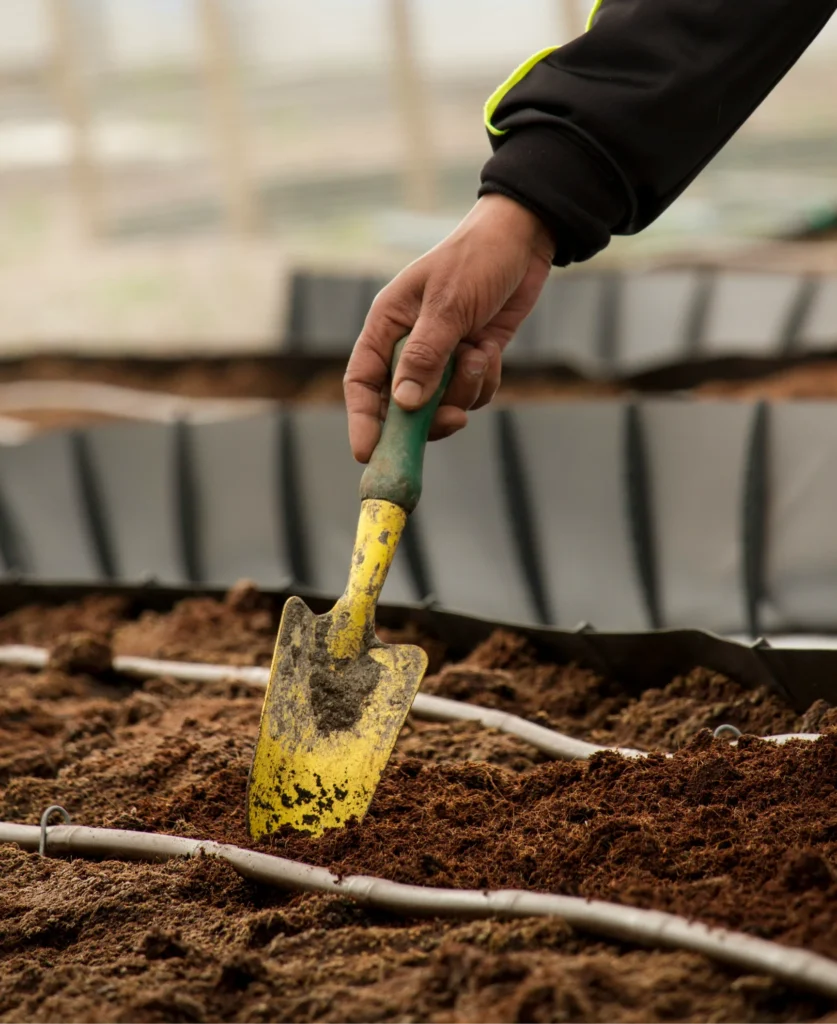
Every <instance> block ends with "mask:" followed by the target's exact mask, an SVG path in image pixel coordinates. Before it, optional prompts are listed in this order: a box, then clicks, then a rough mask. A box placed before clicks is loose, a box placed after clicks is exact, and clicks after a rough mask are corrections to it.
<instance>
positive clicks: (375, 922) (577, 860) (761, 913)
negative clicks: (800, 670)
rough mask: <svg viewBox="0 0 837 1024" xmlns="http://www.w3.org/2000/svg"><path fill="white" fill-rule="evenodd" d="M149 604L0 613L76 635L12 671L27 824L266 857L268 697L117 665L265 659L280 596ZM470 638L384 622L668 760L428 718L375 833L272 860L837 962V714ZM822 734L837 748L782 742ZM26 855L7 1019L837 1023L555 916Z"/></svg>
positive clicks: (19, 788)
mask: <svg viewBox="0 0 837 1024" xmlns="http://www.w3.org/2000/svg"><path fill="white" fill-rule="evenodd" d="M151 600H152V601H153V602H154V603H155V604H156V605H157V606H158V607H159V608H161V609H162V608H163V607H164V601H163V599H162V597H161V595H160V594H159V593H158V594H157V595H156V597H152V598H151ZM138 602H139V598H138V597H137V595H136V594H134V595H133V598H132V599H130V600H129V599H128V598H127V597H125V596H121V595H119V594H106V595H100V596H95V595H94V596H88V597H85V598H82V599H80V600H77V601H75V602H73V603H70V604H64V605H62V606H57V607H53V606H48V605H43V604H42V605H40V606H29V607H23V608H20V609H17V610H12V611H8V612H7V613H6V614H5V615H4V616H3V617H2V619H0V645H8V644H30V645H31V644H34V645H39V646H46V647H49V648H50V649H51V650H52V656H51V661H50V663H49V664H48V666H47V667H46V668H45V669H42V670H40V671H35V670H24V669H21V668H12V667H9V666H4V667H2V668H0V802H1V803H2V806H1V807H0V818H2V820H3V821H5V822H18V823H28V824H29V825H35V824H37V822H38V821H39V819H40V817H41V814H42V812H43V811H44V810H45V809H46V808H47V807H48V806H49V805H51V804H54V803H58V804H61V805H63V806H64V807H65V808H66V809H67V811H68V812H69V814H70V815H71V817H72V820H73V822H75V823H77V824H79V825H88V826H104V827H108V828H122V829H130V830H134V831H138V832H142V833H168V834H175V835H180V836H186V837H196V838H200V839H212V840H218V841H222V842H229V843H234V844H237V845H238V846H240V847H249V846H251V845H252V844H251V843H250V841H249V839H248V836H247V834H246V830H245V827H244V794H245V784H246V778H247V771H248V768H249V763H250V757H251V753H252V747H253V742H254V739H255V735H256V729H257V723H258V715H259V711H260V706H261V698H262V691H261V690H260V689H259V688H258V686H256V685H252V684H245V683H242V682H235V683H231V682H213V683H189V682H184V681H182V680H177V679H175V678H174V677H173V675H172V674H171V673H170V674H167V675H166V674H162V675H157V676H156V677H153V678H150V679H147V680H146V681H144V682H138V681H137V680H135V679H131V678H129V677H128V676H127V675H125V674H124V673H120V672H118V671H115V670H114V669H113V668H112V667H110V666H111V654H115V655H119V656H121V657H123V658H124V657H125V656H126V655H139V656H146V657H161V658H169V659H177V660H183V659H192V660H195V661H202V662H210V663H215V664H222V665H223V664H226V665H238V666H253V665H262V666H264V665H267V664H268V662H269V658H270V654H271V650H272V646H273V639H274V631H275V628H276V624H277V613H278V608H277V605H276V603H275V602H274V601H273V600H272V599H271V598H269V597H268V596H265V595H260V594H259V593H258V592H256V591H254V590H253V589H252V588H248V587H238V588H236V589H235V590H234V591H233V592H232V593H231V594H230V595H229V596H228V597H227V598H226V599H225V600H222V601H219V600H215V599H212V598H192V599H189V600H185V601H183V602H181V603H179V604H178V605H176V606H175V607H174V608H173V610H170V611H165V610H157V611H148V610H146V611H145V612H143V611H142V607H141V603H138ZM443 632H444V631H440V632H438V633H437V635H436V636H432V635H431V632H428V633H427V635H425V636H423V635H422V634H421V632H420V631H419V629H418V627H417V626H416V625H415V623H413V624H410V623H409V622H407V623H405V624H404V628H402V629H401V630H399V631H398V632H397V633H392V632H389V633H388V634H387V639H393V638H395V637H396V636H397V637H399V638H401V639H410V640H418V641H419V642H422V643H424V644H425V645H426V646H427V649H428V653H429V654H430V662H431V664H430V674H429V676H428V678H427V679H426V681H425V683H424V686H423V691H424V692H426V693H428V694H438V695H442V696H446V697H449V698H454V699H456V700H464V701H470V702H473V703H475V704H482V705H484V706H490V707H492V708H500V709H504V710H507V711H510V712H513V713H516V714H518V715H521V716H523V717H525V718H527V719H529V720H531V721H535V722H537V723H540V724H542V725H544V726H547V727H550V728H553V729H557V730H562V731H564V732H565V733H568V734H570V735H571V736H574V737H576V738H578V739H585V740H589V741H592V742H595V743H599V744H604V745H630V746H632V747H637V748H641V749H644V750H657V751H659V752H660V753H656V754H653V755H652V756H650V757H646V758H641V759H638V758H637V759H629V758H624V757H621V756H619V755H617V754H615V753H610V752H606V753H599V754H596V755H595V756H593V757H592V758H590V759H589V760H588V761H585V762H579V761H575V762H550V761H547V760H546V759H545V758H544V757H543V756H542V755H541V754H539V753H538V752H537V751H536V750H535V749H534V748H533V747H532V746H530V745H527V744H524V743H523V742H521V741H520V740H517V739H514V738H512V737H510V736H506V735H502V734H500V733H497V732H494V731H491V730H487V729H484V728H482V727H481V726H479V725H477V724H475V723H463V722H459V723H454V724H442V723H432V722H428V721H424V720H420V719H418V718H415V717H414V716H411V718H410V720H409V721H408V724H407V726H406V727H405V729H404V731H403V734H402V736H401V738H400V740H399V743H398V747H397V749H396V753H395V755H394V757H393V760H392V762H391V764H390V766H389V768H388V769H387V772H386V774H385V777H384V779H383V782H382V784H381V787H380V789H379V791H378V793H377V795H376V798H375V801H374V803H373V805H372V809H371V811H370V813H369V815H368V816H367V818H366V819H365V820H364V822H363V823H362V824H360V825H357V826H355V827H352V828H349V829H347V830H345V831H343V832H340V833H335V834H333V835H330V836H327V837H325V838H323V839H321V840H316V841H315V840H311V839H308V838H306V837H304V836H300V835H292V836H281V837H279V836H274V837H272V838H271V839H270V840H269V841H267V842H265V843H263V844H262V845H261V846H260V847H259V849H260V850H262V851H264V852H268V853H272V854H278V855H281V856H284V857H289V858H293V859H295V860H300V861H305V862H308V863H309V864H315V865H322V866H325V867H328V868H330V869H331V870H332V871H334V872H336V873H337V874H338V875H341V876H343V875H348V874H351V873H364V874H369V875H377V876H380V877H384V878H388V879H393V880H396V881H399V882H407V883H412V884H415V885H418V886H422V887H428V886H435V887H444V888H454V889H475V890H483V889H510V888H511V889H519V890H529V891H539V892H548V893H557V894H565V895H577V896H581V897H591V898H594V899H603V900H607V901H612V902H617V903H620V904H622V905H625V906H633V907H639V908H650V909H656V910H662V911H670V912H675V913H678V914H683V915H686V916H687V917H688V918H692V919H695V920H697V921H700V922H704V923H706V924H710V925H713V926H718V927H724V928H729V929H734V930H736V931H743V932H745V933H747V934H749V935H751V936H757V937H761V938H765V939H772V940H775V941H777V942H781V943H783V944H785V945H787V946H789V947H794V948H805V949H808V950H811V951H814V952H817V953H820V954H824V955H825V956H831V955H833V954H834V951H835V949H837V912H835V911H834V910H833V904H834V897H835V895H837V875H835V856H837V804H835V789H834V778H835V769H837V728H835V727H837V711H835V710H832V709H830V708H829V707H828V706H827V705H825V704H824V703H822V702H819V703H817V704H815V705H813V706H812V707H810V708H809V709H808V710H807V711H806V712H805V713H804V714H803V715H799V714H797V712H795V711H793V710H791V709H790V707H789V706H787V705H786V704H785V703H784V702H783V701H782V700H781V699H780V698H779V697H777V696H776V695H774V694H773V693H772V692H771V691H769V690H768V689H766V688H764V687H760V686H758V685H756V686H745V685H743V684H742V683H737V682H735V681H732V680H731V679H729V678H725V677H724V676H721V675H719V674H718V673H716V672H713V671H711V670H709V669H706V668H701V667H699V666H694V667H693V668H692V669H691V671H689V672H688V673H687V674H686V675H681V676H678V677H676V678H671V679H669V680H667V681H666V682H665V683H664V685H662V686H661V687H659V688H657V689H642V687H641V685H638V683H637V681H636V680H635V679H634V680H631V682H629V683H625V682H623V681H620V680H619V679H618V678H613V679H609V680H607V681H606V680H605V679H603V678H602V677H600V676H597V675H596V674H594V673H592V672H590V671H588V670H585V669H583V668H581V667H579V666H576V665H566V664H564V665H561V664H558V663H556V660H555V659H554V657H550V656H549V654H548V653H547V650H548V649H547V648H546V647H545V646H544V645H537V644H534V643H532V642H531V641H530V640H528V639H527V638H526V637H524V636H522V635H518V634H515V633H513V632H510V631H508V630H497V631H495V632H494V633H493V634H492V635H489V636H488V638H487V639H486V640H485V641H483V642H482V643H481V644H479V645H477V646H476V648H475V649H473V650H470V651H463V650H460V649H459V648H458V646H457V645H456V644H453V645H448V644H446V643H445V642H444V641H443V640H440V639H439V636H440V635H441V633H443ZM484 633H488V629H487V627H486V628H485V629H484ZM463 655H464V657H463ZM118 663H119V662H118ZM723 723H730V724H732V725H735V726H737V727H738V728H739V729H741V730H742V732H743V733H744V734H745V735H744V736H743V737H742V738H741V739H740V740H739V742H738V745H737V747H733V746H730V745H729V743H728V741H723V740H716V739H713V735H712V732H711V730H713V729H714V728H715V727H717V726H718V725H720V724H723ZM796 731H804V732H811V731H816V732H821V733H822V734H823V735H822V736H821V738H820V739H819V740H817V741H816V742H803V741H794V742H791V743H788V744H786V745H782V746H780V745H776V744H775V743H772V742H767V741H764V740H761V739H758V738H756V737H757V736H763V735H768V734H776V733H787V732H796ZM666 751H668V752H673V753H674V756H673V757H668V758H667V757H665V756H664V754H663V753H662V752H666ZM56 820H57V819H56ZM60 833H61V827H57V828H55V829H53V830H51V833H50V835H51V836H52V837H54V842H55V851H54V852H56V853H58V852H60V851H59V845H60V844H59V842H58V838H57V837H58V836H59V835H60ZM0 871H1V872H2V878H1V880H0V1019H2V1020H9V1021H11V1020H14V1021H20V1020H26V1021H29V1020H43V1021H47V1020H58V1019H60V1020H102V1021H109V1020H119V1021H190V1020H196V1021H197V1020H265V1021H267V1020H279V1019H281V1020H306V1021H307V1020H336V1021H352V1020H357V1021H368V1020H393V1021H394V1020H434V1021H447V1020H462V1021H465V1020H508V1021H531V1020H587V1021H595V1020H607V1021H623V1020H624V1021H628V1020H633V1021H635V1020H647V1021H653V1020H684V1021H685V1020H710V1019H711V1020H716V1021H750V1020H753V1021H755V1020H771V1021H774V1020H775V1021H779V1020H782V1021H784V1020H795V1021H796V1020H799V1021H801V1020H831V1019H834V1016H833V1015H834V1013H835V1009H837V1000H835V999H833V998H832V999H829V998H826V997H823V996H817V995H813V994H811V993H810V992H807V991H805V990H803V989H800V988H796V987H793V986H791V985H786V984H782V983H780V982H778V981H776V980H773V979H771V978H769V977H767V976H764V975H761V974H756V973H753V972H746V971H745V972H742V971H741V970H736V969H733V968H730V967H728V966H726V967H725V966H720V965H719V964H718V963H717V962H715V961H713V960H709V959H707V958H704V957H703V956H701V955H698V954H696V953H693V952H683V951H672V950H660V949H650V950H649V949H644V948H640V947H639V946H637V945H636V944H632V943H630V942H615V941H611V940H605V939H603V938H601V937H600V936H597V935H591V934H587V933H585V932H583V931H582V930H574V929H571V928H570V927H569V926H568V925H567V924H566V923H565V922H564V921H562V920H560V919H556V918H536V917H527V918H522V919H519V920H500V919H488V920H481V921H467V920H460V919H451V920H441V919H430V920H419V919H417V918H413V917H410V916H405V915H401V914H395V913H392V912H390V913H383V912H381V911H374V910H369V909H363V908H362V907H361V906H358V905H357V904H356V903H355V902H354V901H353V900H351V899H349V898H348V897H347V896H346V895H341V894H332V895H318V894H296V895H294V894H289V893H285V892H282V891H279V890H277V889H275V888H270V887H267V886H265V885H263V884H259V883H256V882H254V881H247V880H245V879H244V878H242V877H241V876H240V875H239V874H238V873H237V872H236V871H235V870H234V869H233V868H232V867H231V866H230V865H229V864H227V863H225V862H223V861H219V860H217V859H214V858H211V857H198V858H195V859H191V860H182V859H174V860H170V861H168V862H166V863H158V864H151V863H128V862H126V861H124V860H117V859H103V860H102V859H100V860H99V861H92V860H89V859H86V858H80V857H76V858H74V859H71V860H68V859H65V858H63V857H59V856H55V857H53V858H47V859H42V858H40V857H39V856H38V855H37V854H36V853H26V852H23V851H22V850H21V849H19V848H17V847H15V846H14V845H3V846H0Z"/></svg>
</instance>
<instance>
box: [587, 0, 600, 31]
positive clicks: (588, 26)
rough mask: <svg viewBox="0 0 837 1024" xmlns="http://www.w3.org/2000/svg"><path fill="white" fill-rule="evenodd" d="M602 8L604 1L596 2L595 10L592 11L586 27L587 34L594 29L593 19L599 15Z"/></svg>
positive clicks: (598, 0) (597, 0)
mask: <svg viewBox="0 0 837 1024" xmlns="http://www.w3.org/2000/svg"><path fill="white" fill-rule="evenodd" d="M601 6H602V0H596V2H595V3H594V4H593V10H592V11H590V16H589V17H588V18H587V24H586V26H585V27H584V31H585V32H589V31H590V29H591V28H592V27H593V18H595V17H596V15H597V14H598V13H599V8H600V7H601Z"/></svg>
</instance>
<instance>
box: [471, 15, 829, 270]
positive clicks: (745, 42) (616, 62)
mask: <svg viewBox="0 0 837 1024" xmlns="http://www.w3.org/2000/svg"><path fill="white" fill-rule="evenodd" d="M835 9H837V0H602V2H601V4H600V6H599V8H598V10H597V12H596V14H595V16H594V18H593V20H592V25H591V27H590V29H589V31H588V32H587V33H585V35H583V36H581V37H580V38H578V39H576V40H574V41H573V42H571V43H568V44H567V45H566V46H562V47H560V48H557V49H554V50H552V51H551V52H549V53H548V54H547V55H546V56H544V57H542V58H541V59H540V60H538V61H537V62H536V63H535V64H534V65H533V66H532V67H531V69H530V70H528V71H527V72H526V73H525V74H523V75H522V77H520V78H519V80H518V81H515V77H514V76H513V78H512V79H510V83H513V84H510V85H509V86H508V87H507V88H505V90H504V89H503V87H501V89H500V90H499V91H498V94H495V103H494V104H492V103H489V105H488V106H487V107H486V122H487V126H488V128H489V132H490V136H489V137H490V139H491V142H492V147H493V149H494V155H493V156H492V157H491V158H490V159H489V160H488V162H487V163H486V165H485V167H484V168H483V172H482V185H481V188H480V195H484V194H486V193H489V192H499V193H502V194H504V195H508V196H510V197H511V198H513V199H517V200H518V201H519V202H521V203H523V204H524V205H525V206H527V207H529V208H530V209H531V210H533V211H534V212H535V213H537V214H538V215H539V216H540V217H541V219H542V220H543V221H544V223H545V224H546V225H547V227H549V228H550V229H551V231H552V233H553V234H554V236H555V239H556V242H557V245H558V248H557V251H556V254H555V263H556V264H557V265H559V266H565V265H567V264H569V263H572V262H578V261H581V260H585V259H589V258H590V257H591V256H593V255H594V254H595V253H596V252H598V251H599V250H600V249H603V248H604V247H605V246H606V245H607V244H608V242H609V241H610V236H611V234H623V235H628V234H635V233H636V232H638V231H641V230H642V229H643V228H644V227H646V226H647V225H648V224H650V223H651V222H652V221H653V220H654V219H655V218H656V217H658V216H659V215H660V214H661V213H662V212H663V210H665V209H666V207H667V206H669V204H670V203H672V202H673V201H674V200H675V199H676V198H677V196H678V195H680V193H681V192H682V191H683V190H684V189H685V188H686V186H687V185H688V184H689V183H690V182H691V181H692V180H693V179H694V178H695V176H696V175H697V174H698V173H699V172H700V171H701V170H702V169H703V167H704V166H705V165H706V164H707V163H708V161H709V160H711V158H712V157H713V156H714V155H715V153H717V152H718V150H719V149H720V148H721V147H722V146H723V145H724V144H725V143H726V142H727V140H728V139H729V138H730V136H732V135H733V134H734V133H735V132H736V131H737V130H738V128H739V127H740V126H741V124H742V123H743V122H744V121H745V120H746V119H747V118H748V117H749V115H750V114H751V113H752V111H753V110H754V109H755V108H756V107H757V106H758V104H759V103H760V102H761V101H762V100H763V99H764V97H765V96H766V95H767V94H768V93H769V92H770V90H771V89H772V88H773V87H774V86H775V85H776V83H777V82H778V81H779V80H780V79H781V78H782V77H783V76H784V74H785V73H786V72H787V71H788V69H789V68H790V67H791V66H792V65H793V64H794V63H795V62H796V60H797V59H798V58H799V56H800V55H801V54H802V53H803V52H804V50H805V49H806V48H807V46H808V45H809V44H810V43H811V41H812V40H813V39H814V37H815V36H816V35H817V34H818V33H819V31H820V29H822V27H823V26H824V25H825V23H826V22H827V21H828V19H829V17H830V16H831V14H833V13H834V11H835ZM497 96H499V102H496V100H497ZM835 103H837V100H835ZM492 107H493V109H491V108H492Z"/></svg>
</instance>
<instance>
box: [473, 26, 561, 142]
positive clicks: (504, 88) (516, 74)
mask: <svg viewBox="0 0 837 1024" xmlns="http://www.w3.org/2000/svg"><path fill="white" fill-rule="evenodd" d="M557 49H558V47H557V46H547V48H546V49H545V50H538V52H537V53H536V54H534V55H533V56H532V57H530V58H529V59H528V60H526V61H524V62H523V63H522V64H521V65H520V67H518V68H515V69H514V71H512V73H511V74H510V75H509V77H508V78H507V79H506V80H505V82H503V84H502V85H498V86H497V88H496V89H495V90H494V92H493V93H492V94H491V95H490V96H489V97H488V99H487V100H486V101H485V108H484V115H485V127H486V128H487V129H488V130H489V131H490V132H491V134H492V135H505V134H506V133H505V131H503V130H502V129H501V128H495V127H494V125H493V124H492V123H491V118H492V117H493V116H494V111H495V110H496V109H497V107H499V106H500V102H501V101H502V99H503V97H504V96H505V95H506V93H507V92H508V91H509V90H510V89H513V88H514V86H516V85H517V83H518V82H521V81H522V80H523V79H524V78H525V77H526V76H527V75H528V74H529V72H530V71H531V70H532V68H533V67H534V66H535V65H536V64H538V63H539V62H540V61H542V60H543V59H544V57H548V56H549V55H550V53H554V52H555V51H556V50H557Z"/></svg>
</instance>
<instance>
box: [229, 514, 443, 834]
mask: <svg viewBox="0 0 837 1024" xmlns="http://www.w3.org/2000/svg"><path fill="white" fill-rule="evenodd" d="M406 519H407V514H406V512H405V511H404V510H403V509H401V508H399V507H398V506H397V505H394V504H393V503H391V502H388V501H383V500H375V499H370V500H367V501H364V502H363V503H362V505H361V515H360V521H359V523H358V531H357V538H356V540H355V548H354V553H353V555H352V561H351V568H350V572H349V582H348V585H347V587H346V592H345V593H344V594H343V596H342V597H341V598H340V600H339V601H338V602H337V604H336V605H335V606H334V608H333V609H332V611H330V612H328V613H327V614H326V615H314V613H313V612H312V611H311V610H310V609H309V608H308V606H307V605H306V604H305V602H304V601H301V600H300V599H299V598H298V597H292V598H290V599H289V600H288V602H287V603H286V604H285V608H284V610H283V612H282V621H281V623H280V625H279V636H278V638H277V641H276V649H275V651H274V654H273V664H272V666H271V670H270V681H269V682H268V687H267V694H266V695H265V701H264V706H263V708H262V717H261V722H260V724H259V738H258V741H257V743H256V752H255V754H254V757H253V764H252V767H251V769H250V781H249V785H248V792H247V808H248V811H247V814H248V827H249V830H250V834H251V835H252V836H253V837H254V838H258V837H259V836H263V835H265V834H266V833H268V832H275V831H276V829H278V828H280V827H281V826H282V825H290V826H291V827H292V828H295V829H299V830H303V831H308V832H311V833H312V834H314V835H319V834H320V833H322V832H323V831H325V829H327V828H340V827H342V826H344V825H345V824H346V822H347V821H348V820H349V819H350V818H362V817H363V815H364V814H365V813H366V809H367V808H368V806H369V803H370V801H371V800H372V797H373V795H374V793H375V788H376V786H377V785H378V780H379V779H380V777H381V773H382V772H383V770H384V768H385V767H386V763H387V761H388V760H389V756H390V754H391V753H392V748H393V746H394V745H395V741H396V739H397V738H398V733H399V732H400V730H401V726H402V725H403V724H404V719H405V718H406V717H407V713H408V712H409V710H410V707H411V706H412V703H413V698H414V697H415V695H416V691H417V690H418V688H419V685H420V684H421V680H422V677H423V676H424V672H425V669H426V668H427V655H426V654H425V653H424V651H423V650H422V649H421V648H420V647H411V646H408V645H406V644H384V643H381V641H380V640H378V638H377V637H376V636H375V608H376V606H377V602H378V595H379V594H380V592H381V588H382V587H383V584H384V580H385V579H386V575H387V571H388V569H389V566H390V564H391V562H392V558H393V555H394V552H395V549H396V546H397V545H398V539H399V537H400V536H401V533H402V531H403V529H404V524H405V522H406Z"/></svg>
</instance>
